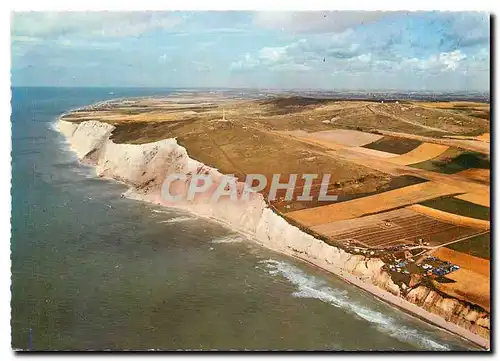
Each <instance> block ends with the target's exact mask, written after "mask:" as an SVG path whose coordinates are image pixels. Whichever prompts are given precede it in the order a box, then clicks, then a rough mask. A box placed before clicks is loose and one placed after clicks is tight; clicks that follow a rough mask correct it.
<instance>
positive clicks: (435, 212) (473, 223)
mask: <svg viewBox="0 0 500 361" xmlns="http://www.w3.org/2000/svg"><path fill="white" fill-rule="evenodd" d="M403 189H404V188H403ZM407 208H408V209H410V210H412V211H414V212H418V213H422V214H425V215H428V216H430V217H432V218H436V219H439V220H441V221H443V222H448V223H452V224H455V225H457V226H463V227H471V228H478V229H485V230H486V229H490V222H489V221H485V220H482V219H477V218H471V217H465V216H460V215H458V214H454V213H449V212H444V211H440V210H439V209H435V208H431V207H426V206H422V205H420V204H413V205H411V206H408V207H407Z"/></svg>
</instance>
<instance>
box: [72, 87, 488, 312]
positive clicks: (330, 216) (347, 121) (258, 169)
mask: <svg viewBox="0 0 500 361" xmlns="http://www.w3.org/2000/svg"><path fill="white" fill-rule="evenodd" d="M63 120H66V121H71V122H82V121H86V120H98V121H102V122H107V123H110V124H113V125H114V126H115V127H116V129H115V130H114V131H113V133H112V135H111V138H112V140H113V141H114V142H116V143H131V144H142V143H149V142H154V141H158V140H161V139H165V138H173V137H175V138H176V139H177V141H178V142H179V144H181V145H183V146H184V147H185V148H186V149H187V150H188V153H189V155H190V156H191V157H192V158H194V159H197V160H199V161H200V162H202V163H204V164H206V165H208V166H211V167H214V168H217V169H218V170H219V171H220V172H221V173H224V174H234V175H236V176H237V177H238V178H239V180H241V181H244V180H245V178H246V176H247V175H248V174H262V175H264V176H265V177H266V178H267V180H268V182H267V186H266V187H265V188H264V189H263V190H262V191H261V193H262V194H263V195H264V197H265V198H267V196H268V194H269V192H270V184H271V180H272V178H273V175H275V174H279V179H280V182H281V183H287V182H288V181H289V180H290V175H292V174H296V175H297V176H298V178H297V182H296V184H295V187H294V189H293V197H292V200H287V199H285V194H286V191H285V190H280V191H278V192H277V197H276V199H274V200H269V201H268V203H269V205H270V206H271V207H272V209H273V210H275V211H276V212H278V213H279V214H281V215H282V216H283V217H285V218H286V219H287V220H288V221H290V222H291V223H293V224H295V225H297V226H299V227H300V228H301V229H303V230H304V231H306V232H309V233H311V234H313V235H315V236H317V237H319V238H321V239H323V240H325V241H326V242H328V243H332V244H335V245H337V246H340V247H343V248H345V249H348V250H349V252H354V253H355V252H357V251H356V250H359V252H362V253H363V254H365V255H366V256H368V257H369V256H374V257H380V256H381V255H384V254H385V255H387V254H391V253H392V254H401V252H406V251H408V250H411V251H412V254H426V253H429V254H430V253H432V252H435V251H436V250H441V249H445V250H448V251H450V252H455V254H453V257H454V258H453V259H455V260H457V259H458V260H463V259H467V257H482V258H486V259H485V260H484V262H487V263H488V264H489V260H487V259H489V233H488V232H489V227H490V225H489V197H490V195H489V188H490V186H489V184H490V172H489V168H490V155H489V148H490V147H489V142H490V137H489V132H490V121H489V104H485V103H473V102H413V101H412V102H409V101H401V102H397V101H395V102H388V103H383V102H375V101H358V100H343V101H340V100H329V99H315V98H307V97H298V96H291V97H283V96H282V97H276V96H275V97H267V98H264V99H241V98H237V97H233V98H228V97H222V96H219V95H217V94H202V95H200V94H196V95H190V94H177V95H174V96H170V97H167V98H134V99H125V100H116V101H111V102H104V103H99V104H96V105H93V106H91V107H88V108H85V109H80V110H77V111H73V112H71V113H69V114H66V115H65V116H63ZM304 174H317V175H318V177H317V178H316V179H315V180H314V181H313V184H312V187H311V188H310V190H309V194H310V195H312V196H313V199H312V200H298V199H297V196H299V195H301V194H302V192H303V191H304V188H305V184H304V180H303V179H302V177H301V176H302V175H304ZM324 175H329V176H330V178H329V180H328V182H326V183H325V182H324V178H323V176H324ZM323 183H325V184H324V186H325V187H326V188H325V189H326V190H327V194H328V195H336V196H338V198H337V199H336V200H329V201H320V200H319V199H318V197H319V194H320V193H321V188H322V185H323ZM443 246H444V247H446V248H443ZM443 255H444V256H446V257H448V256H450V253H449V252H448V253H446V252H444V253H443ZM461 255H463V257H465V258H463V257H462V258H460V257H461ZM398 257H399V256H398ZM393 258H394V257H393ZM450 262H453V261H450ZM409 269H412V268H411V267H409ZM456 272H458V271H456ZM474 272H476V271H475V270H469V271H462V272H460V273H457V276H456V277H455V278H454V279H453V278H450V279H452V281H450V284H448V285H446V286H443V285H438V284H437V283H436V285H437V286H436V287H437V288H438V289H439V290H440V291H441V292H444V293H447V294H449V295H451V296H453V297H457V298H461V299H464V300H466V301H468V302H471V303H475V304H479V305H481V307H485V306H486V305H487V307H488V308H489V302H486V301H487V299H488V297H489V288H488V290H487V292H486V291H484V292H483V293H481V292H479V291H477V290H476V291H473V292H472V291H471V292H467V291H466V288H467V287H469V285H470V283H471V282H473V281H472V280H471V278H470V277H472V276H474V275H475V273H474ZM483 273H484V272H483ZM451 275H453V273H451V274H450V277H451ZM481 277H486V276H485V275H484V274H483V275H482V276H481ZM481 282H482V283H481V284H483V285H485V284H486V281H484V280H483V281H481ZM451 283H452V284H453V285H451Z"/></svg>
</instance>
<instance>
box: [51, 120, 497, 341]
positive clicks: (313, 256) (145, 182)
mask: <svg viewBox="0 0 500 361" xmlns="http://www.w3.org/2000/svg"><path fill="white" fill-rule="evenodd" d="M58 129H59V131H60V132H61V133H63V134H64V135H65V136H66V137H67V139H68V140H69V142H70V145H71V147H72V149H73V150H74V151H75V152H76V154H77V155H78V157H79V159H80V160H81V161H83V162H86V163H90V164H93V165H95V167H96V172H97V174H98V175H99V176H103V177H109V178H113V179H116V180H119V181H122V182H124V183H126V184H128V185H130V186H131V187H132V188H131V192H130V193H131V195H132V194H133V195H134V196H135V197H138V198H140V199H143V200H146V201H150V202H154V203H157V204H162V205H166V206H175V207H179V208H184V209H188V210H190V211H192V212H194V213H196V214H198V215H201V216H205V217H211V218H214V219H216V220H218V221H220V222H222V223H224V224H226V225H228V226H229V227H231V228H232V229H235V230H237V231H239V232H242V233H244V234H246V235H248V236H250V237H252V238H253V239H255V240H256V241H257V242H258V243H260V244H262V245H263V246H265V247H267V248H269V249H272V250H274V251H277V252H281V253H285V254H288V255H292V256H295V257H297V258H301V259H303V260H305V261H308V262H310V263H313V264H315V265H317V266H319V267H322V268H324V269H326V270H328V271H330V272H332V273H335V274H337V275H340V276H341V277H344V278H346V279H347V280H352V281H354V280H356V281H362V282H364V284H368V285H375V286H378V287H379V288H380V289H383V290H386V291H388V292H390V293H391V294H393V295H395V296H398V298H399V299H400V300H401V301H402V302H403V300H404V299H406V300H407V301H409V302H411V303H413V304H416V305H418V306H421V307H422V308H424V309H425V310H427V311H429V312H431V313H434V314H437V315H440V316H441V317H443V318H444V319H445V320H447V321H449V322H452V323H454V324H457V325H459V326H461V327H463V328H465V329H467V330H470V331H471V332H473V333H475V334H478V335H480V336H482V337H484V338H487V339H488V338H489V314H488V313H487V312H485V311H483V310H481V309H480V308H479V307H475V306H471V305H466V304H465V303H461V302H460V301H458V300H456V299H452V298H446V297H444V296H441V295H439V294H438V293H437V292H435V291H433V290H431V289H429V288H426V287H423V286H419V287H417V288H415V289H412V290H411V291H410V292H409V293H407V294H406V296H403V295H401V292H400V289H399V287H398V285H396V284H395V283H394V282H393V281H392V279H391V277H390V275H389V274H387V273H386V272H385V271H383V270H382V266H383V265H384V263H383V262H382V261H381V260H380V259H376V258H366V257H363V256H360V255H352V254H350V253H347V252H345V251H344V250H342V249H340V248H337V247H333V246H331V245H328V244H327V243H325V242H323V241H321V240H318V239H316V238H314V237H313V236H311V235H309V234H307V233H304V232H302V231H301V230H300V229H298V228H297V227H294V226H292V225H291V224H289V223H288V222H287V221H286V220H285V219H283V218H282V217H280V216H279V215H277V214H276V213H274V212H273V211H272V210H271V209H269V208H268V207H267V206H266V203H265V201H264V199H263V197H262V196H261V195H260V194H258V193H251V194H250V197H249V199H248V200H246V201H231V200H229V199H228V198H225V199H224V198H223V199H220V200H219V201H218V202H216V203H214V202H211V201H210V199H209V196H210V194H211V192H213V191H214V187H216V185H217V182H218V181H220V178H221V176H222V174H220V173H219V172H218V171H217V170H216V169H213V168H210V167H207V166H205V165H203V164H201V163H200V162H198V161H196V160H193V159H191V158H189V156H188V153H187V151H186V149H185V148H183V147H182V146H180V145H178V144H177V141H176V140H175V139H165V140H161V141H158V142H154V143H148V144H141V145H133V144H115V143H114V142H113V141H112V140H110V139H109V138H110V134H111V132H112V131H113V129H114V127H113V126H112V125H109V124H105V123H100V122H97V121H86V122H82V123H79V124H76V123H69V122H65V121H59V123H58ZM200 168H202V169H203V170H204V171H205V172H207V174H209V175H210V177H211V178H212V179H213V182H214V187H212V188H211V189H209V190H208V191H207V192H206V193H207V194H204V195H199V196H198V197H196V198H195V199H194V200H193V201H182V202H176V203H168V202H166V201H165V200H164V199H163V197H161V186H162V184H163V181H164V180H165V178H166V176H167V175H169V174H173V173H182V174H188V173H190V172H194V173H196V171H197V170H199V169H200ZM238 186H239V187H241V186H242V184H241V183H240V184H238ZM186 187H187V186H186V183H185V182H183V181H177V182H175V183H173V184H172V186H171V190H172V189H175V191H176V192H177V193H182V192H186Z"/></svg>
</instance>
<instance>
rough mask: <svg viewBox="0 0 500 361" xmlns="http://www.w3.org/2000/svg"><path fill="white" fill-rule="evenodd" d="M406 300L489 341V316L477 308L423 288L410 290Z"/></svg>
mask: <svg viewBox="0 0 500 361" xmlns="http://www.w3.org/2000/svg"><path fill="white" fill-rule="evenodd" d="M406 299H407V300H408V301H410V302H411V303H414V304H416V305H418V306H420V307H422V308H423V309H425V310H427V311H429V312H431V313H435V314H437V315H440V316H441V317H443V318H444V319H445V320H446V321H448V322H451V323H455V324H457V325H458V326H460V327H463V328H465V329H467V330H469V331H471V332H473V333H475V334H477V335H479V336H481V337H484V338H486V339H489V336H490V315H489V313H488V312H486V311H484V310H483V309H482V308H480V307H478V306H475V305H471V304H466V303H464V302H461V301H459V300H457V299H455V298H450V297H446V296H444V295H442V294H440V293H439V292H437V291H435V290H431V289H429V288H427V287H424V286H418V287H416V288H414V289H412V290H411V291H410V292H408V294H407V295H406Z"/></svg>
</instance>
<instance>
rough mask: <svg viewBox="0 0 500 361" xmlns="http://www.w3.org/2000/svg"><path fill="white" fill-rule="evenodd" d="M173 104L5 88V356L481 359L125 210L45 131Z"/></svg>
mask: <svg viewBox="0 0 500 361" xmlns="http://www.w3.org/2000/svg"><path fill="white" fill-rule="evenodd" d="M170 91H172V90H169V89H165V90H161V89H103V88H98V89H90V88H86V89H82V88H80V89H78V88H14V89H13V91H12V169H13V174H12V239H11V250H12V254H11V259H12V287H11V290H12V301H11V302H12V303H11V306H12V320H11V325H12V347H13V348H16V349H32V350H103V349H113V350H123V349H127V350H147V349H155V350H157V349H158V350H171V349H204V350H207V349H223V350H227V349H252V350H269V349H273V350H356V351H357V350H432V351H441V350H442V351H446V350H473V349H476V348H475V347H474V346H473V345H472V344H471V343H469V342H467V341H465V340H463V339H461V338H459V337H457V336H454V335H452V334H450V333H448V332H446V331H443V330H440V329H438V328H436V327H433V326H430V325H428V324H426V323H424V322H422V321H420V320H418V319H415V318H414V317H411V316H409V315H407V314H405V313H403V312H401V311H399V310H397V309H395V308H393V307H391V306H389V305H386V304H385V303H383V302H381V301H379V300H376V299H375V298H374V297H372V296H370V295H369V294H367V293H365V292H364V291H362V290H359V289H357V288H355V287H353V286H350V285H348V284H346V283H344V282H343V281H342V280H340V279H339V278H337V277H335V276H333V275H330V274H328V273H326V272H322V271H320V270H318V269H316V268H314V267H312V266H309V265H306V264H303V263H301V262H298V261H296V260H293V259H291V258H288V257H286V256H283V255H279V254H276V253H273V252H270V251H268V250H266V249H264V248H262V247H260V246H258V245H256V244H254V243H253V242H252V241H251V240H249V239H247V238H245V237H243V236H241V235H238V234H235V233H233V232H232V231H231V230H229V229H226V228H224V227H222V226H221V225H219V224H217V223H214V222H211V221H209V220H206V219H199V218H197V217H196V216H194V215H192V214H189V213H186V212H180V211H178V210H174V209H166V208H159V207H157V206H153V205H150V204H147V203H141V202H137V201H133V200H129V199H126V198H121V197H120V194H121V193H122V192H124V191H125V190H126V188H125V187H124V186H123V185H121V184H118V183H115V182H112V181H107V180H102V179H98V178H96V177H95V174H94V172H93V170H92V169H91V168H89V167H86V166H83V165H80V164H79V163H78V162H77V160H76V158H75V156H74V154H73V153H71V152H70V151H69V150H68V145H67V144H66V143H65V141H64V138H63V137H62V136H61V135H60V134H58V133H57V132H56V131H55V130H54V129H53V124H54V121H55V119H56V118H57V116H58V115H60V114H61V113H63V112H65V111H68V110H69V109H72V108H74V107H78V106H83V105H87V104H91V103H94V102H97V101H102V100H105V99H110V98H116V97H123V96H142V95H152V94H168V93H169V92H170ZM110 92H112V93H113V94H110Z"/></svg>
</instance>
